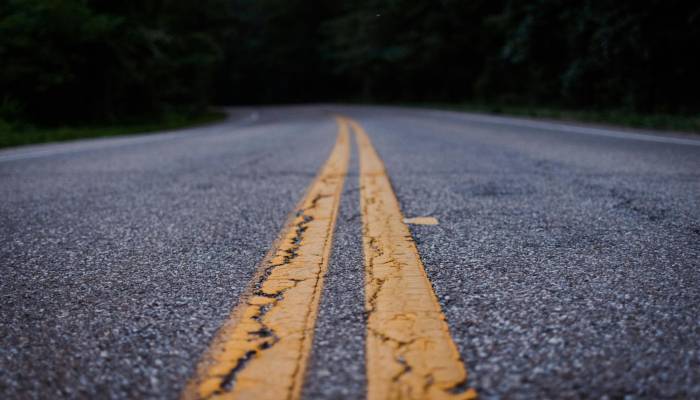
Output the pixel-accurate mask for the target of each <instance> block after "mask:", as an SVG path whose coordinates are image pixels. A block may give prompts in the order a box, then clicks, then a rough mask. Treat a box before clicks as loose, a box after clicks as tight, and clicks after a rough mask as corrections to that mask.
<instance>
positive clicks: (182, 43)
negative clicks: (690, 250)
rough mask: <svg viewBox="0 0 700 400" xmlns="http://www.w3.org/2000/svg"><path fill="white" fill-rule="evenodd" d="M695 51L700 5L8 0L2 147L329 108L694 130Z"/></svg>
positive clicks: (1, 60) (0, 75) (698, 125)
mask: <svg viewBox="0 0 700 400" xmlns="http://www.w3.org/2000/svg"><path fill="white" fill-rule="evenodd" d="M699 51H700V3H698V2H697V1H678V0H637V1H624V0H622V1H615V0H598V1H593V0H591V1H564V0H533V1H522V0H441V1H438V0H362V1H359V0H347V1H337V0H325V1H324V0H198V1H192V0H138V1H135V0H0V131H2V132H4V133H3V139H2V140H0V142H2V143H1V144H2V145H8V143H9V144H17V143H21V142H22V137H25V138H29V137H30V136H31V133H32V132H38V131H41V130H42V129H46V128H47V127H51V128H54V129H55V128H56V127H65V126H90V127H92V128H91V129H93V130H94V129H97V128H96V127H103V126H105V125H109V126H111V127H115V126H119V125H120V124H121V125H124V126H134V127H138V128H139V129H144V128H146V127H147V126H157V127H161V126H171V125H172V126H175V125H178V124H187V123H189V122H191V121H193V120H202V119H203V120H206V119H209V118H216V114H212V113H211V112H210V111H209V110H210V106H211V105H223V104H267V103H275V104H277V103H298V102H330V101H332V102H363V103H390V104H407V105H432V106H440V107H456V108H463V109H472V110H482V111H490V112H505V113H512V114H527V115H535V116H549V117H571V118H574V119H584V120H595V121H602V122H612V123H619V124H626V125H636V126H647V127H656V128H668V129H681V130H699V129H700V122H699V120H698V117H697V115H698V111H700V100H699V96H698V93H697V91H698V89H700V78H699V75H698V71H700V57H699V56H698V54H699ZM54 133H55V132H54ZM23 135H24V136H23ZM66 135H68V136H70V134H68V133H66ZM49 136H50V135H49ZM58 136H60V135H58ZM27 140H29V139H27Z"/></svg>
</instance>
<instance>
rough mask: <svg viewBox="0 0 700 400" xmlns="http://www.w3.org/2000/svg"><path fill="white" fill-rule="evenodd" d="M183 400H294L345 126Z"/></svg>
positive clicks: (333, 210)
mask: <svg viewBox="0 0 700 400" xmlns="http://www.w3.org/2000/svg"><path fill="white" fill-rule="evenodd" d="M338 125H339V129H338V139H337V142H336V144H335V147H334V149H333V151H332V153H331V155H330V157H329V159H328V161H326V164H325V165H324V166H323V168H322V169H321V172H320V173H319V175H318V176H317V178H316V179H315V180H314V181H313V183H312V184H311V186H310V188H309V190H308V193H307V195H306V197H305V198H304V199H303V200H302V202H301V203H300V204H299V206H298V208H297V210H296V212H295V213H294V214H293V215H292V216H291V217H290V220H289V222H288V223H287V225H286V227H285V229H284V230H283V232H282V234H281V235H280V239H279V241H278V243H277V244H276V245H275V246H274V247H273V248H272V249H271V251H270V253H269V254H268V256H267V257H266V258H265V260H264V261H263V263H262V265H261V270H260V272H259V275H258V276H257V278H256V280H255V281H254V284H253V286H252V288H251V290H250V292H251V293H250V294H249V295H247V296H245V297H244V298H243V300H242V301H241V303H240V304H239V306H238V307H237V308H236V309H235V310H234V312H233V313H232V316H231V319H230V321H229V322H228V323H227V324H226V325H225V326H224V327H223V328H222V329H221V331H220V332H219V334H218V336H217V339H215V340H214V342H213V343H212V345H211V347H210V349H209V351H208V352H207V354H206V355H205V357H204V360H203V361H202V363H201V365H200V367H199V370H198V372H197V375H196V376H195V378H194V379H193V380H192V381H191V382H190V384H189V385H188V387H187V388H186V389H185V392H184V393H183V398H184V399H273V400H277V399H298V398H299V397H300V393H301V387H302V382H303V378H304V373H305V371H306V364H307V358H308V356H309V351H310V349H311V344H312V342H313V340H312V339H313V330H314V325H315V322H316V315H317V312H318V305H319V299H320V297H321V292H322V290H321V289H322V287H323V277H324V275H325V273H326V270H327V267H328V258H329V256H330V252H331V245H332V242H333V229H334V226H335V221H336V216H337V213H338V205H339V202H340V195H341V192H342V189H343V182H344V180H345V175H346V174H347V169H348V162H349V158H350V137H349V134H348V125H347V123H345V121H342V120H338Z"/></svg>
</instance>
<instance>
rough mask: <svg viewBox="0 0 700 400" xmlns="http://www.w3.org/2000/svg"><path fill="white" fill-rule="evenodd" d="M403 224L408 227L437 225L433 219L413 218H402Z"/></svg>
mask: <svg viewBox="0 0 700 400" xmlns="http://www.w3.org/2000/svg"><path fill="white" fill-rule="evenodd" d="M403 222H405V223H407V224H410V225H437V224H438V220H437V218H435V217H413V218H404V219H403Z"/></svg>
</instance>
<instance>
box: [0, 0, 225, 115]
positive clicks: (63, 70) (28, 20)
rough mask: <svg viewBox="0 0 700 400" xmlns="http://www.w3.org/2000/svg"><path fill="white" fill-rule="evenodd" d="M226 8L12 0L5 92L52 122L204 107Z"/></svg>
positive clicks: (4, 16) (3, 33) (1, 43)
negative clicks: (177, 108)
mask: <svg viewBox="0 0 700 400" xmlns="http://www.w3.org/2000/svg"><path fill="white" fill-rule="evenodd" d="M226 4H227V3H226V2H224V1H222V0H200V1H198V2H196V3H195V2H191V1H184V0H165V1H153V0H152V1H143V2H141V1H139V2H137V1H119V2H117V1H98V0H94V1H84V0H8V1H7V2H6V3H3V6H2V13H1V14H0V58H2V60H3V66H2V69H0V89H1V90H2V92H1V93H2V94H3V96H2V97H3V98H5V99H6V100H7V101H9V102H12V103H16V104H19V105H20V108H21V110H22V111H23V112H22V113H20V114H21V115H20V116H21V117H23V118H26V119H31V120H35V121H40V122H48V123H59V122H65V121H76V120H85V119H87V120H116V119H122V118H124V117H132V116H135V115H142V116H152V115H153V114H159V113H162V112H164V111H165V110H167V109H171V108H173V107H179V108H184V109H187V110H190V109H199V110H203V109H205V108H206V105H207V103H208V101H209V98H210V97H211V87H212V84H213V82H212V80H211V77H212V75H213V73H214V71H215V69H216V67H217V65H218V63H220V61H221V60H222V59H223V50H222V47H221V43H222V42H223V41H224V40H226V39H227V37H226V35H227V33H228V30H227V28H226V25H227V23H228V21H227V20H226V18H228V17H227V16H228V15H230V11H229V10H228V9H226ZM3 111H4V110H3Z"/></svg>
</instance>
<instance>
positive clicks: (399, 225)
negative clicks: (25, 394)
mask: <svg viewBox="0 0 700 400" xmlns="http://www.w3.org/2000/svg"><path fill="white" fill-rule="evenodd" d="M348 123H349V124H350V125H351V127H352V129H353V130H354V131H355V138H356V140H357V145H358V148H359V154H360V187H361V189H360V206H361V210H362V225H363V235H362V236H363V248H364V255H365V307H366V311H367V316H368V318H367V348H366V350H367V353H366V358H367V386H368V387H367V397H368V399H369V400H389V399H392V400H394V399H396V400H398V399H416V400H421V399H474V398H476V392H475V391H474V390H473V389H468V388H467V387H466V379H467V372H466V370H465V368H464V364H463V363H462V360H461V359H460V355H459V352H458V351H457V348H456V346H455V344H454V342H453V341H452V337H451V336H450V332H449V328H448V326H447V322H446V321H445V316H444V315H443V313H442V311H441V310H440V304H439V303H438V301H437V298H436V296H435V293H434V292H433V289H432V286H431V284H430V281H429V280H428V276H427V275H426V273H425V269H424V267H423V264H422V262H421V260H420V256H419V254H418V250H417V248H416V245H415V243H414V242H413V240H412V239H411V233H410V232H409V230H408V227H407V226H406V225H405V223H404V222H403V216H402V214H401V209H400V207H399V203H398V200H397V199H396V195H395V194H394V191H393V190H392V188H391V183H390V182H389V177H388V176H387V173H386V170H385V168H384V164H383V162H382V160H381V159H380V158H379V155H378V154H377V152H376V151H375V149H374V147H373V146H372V143H371V141H370V139H369V137H368V135H367V133H366V132H365V131H364V129H362V127H361V126H360V125H359V124H358V123H357V122H355V121H352V120H348Z"/></svg>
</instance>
